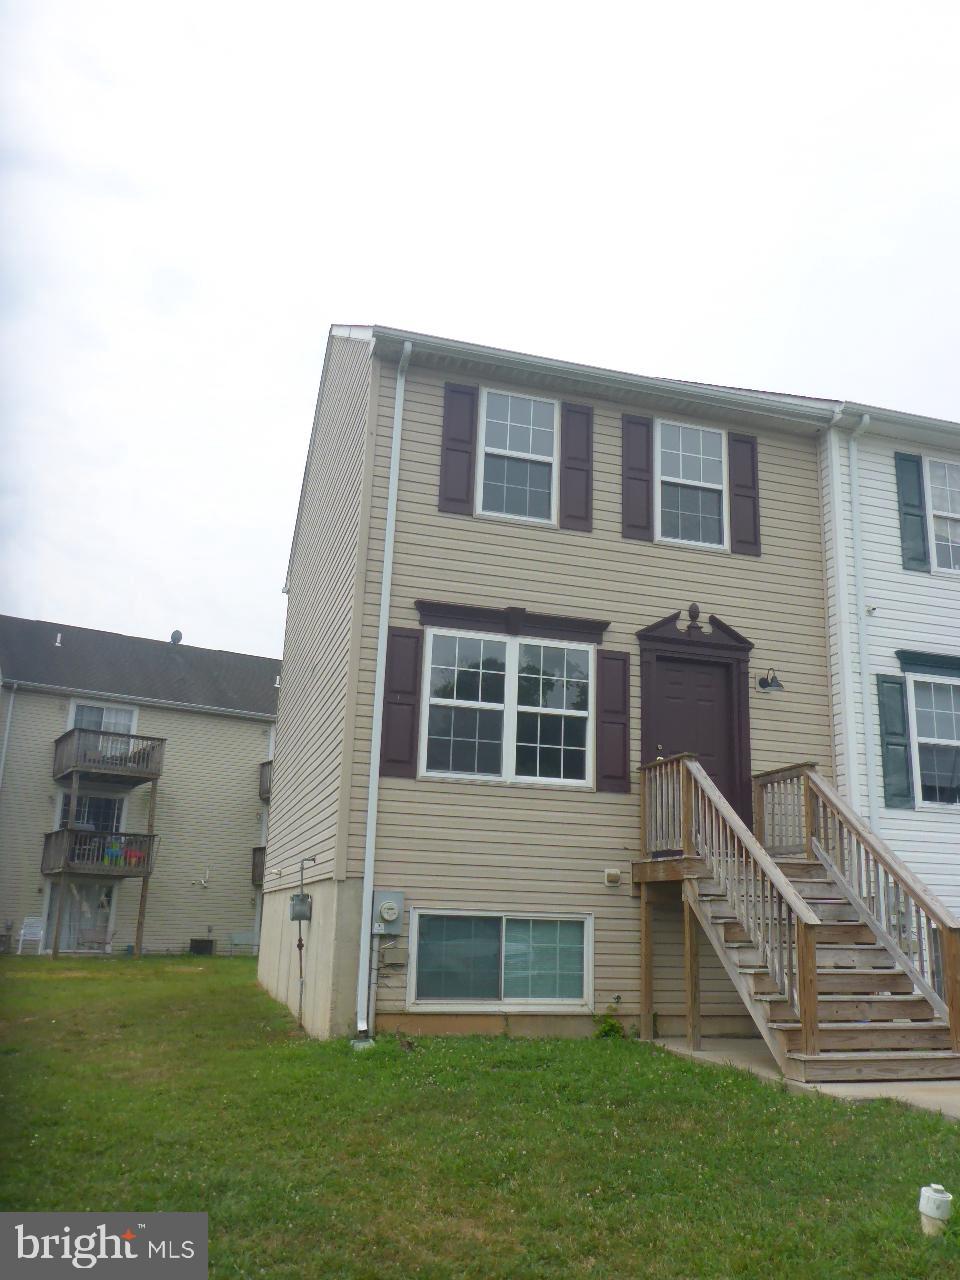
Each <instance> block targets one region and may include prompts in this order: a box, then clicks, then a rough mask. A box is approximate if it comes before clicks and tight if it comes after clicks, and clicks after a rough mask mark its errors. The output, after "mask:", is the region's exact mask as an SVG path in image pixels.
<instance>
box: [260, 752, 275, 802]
mask: <svg viewBox="0 0 960 1280" xmlns="http://www.w3.org/2000/svg"><path fill="white" fill-rule="evenodd" d="M272 782H273V761H272V760H264V762H263V763H262V764H261V766H260V799H261V800H262V801H263V803H264V804H269V803H270V786H271V784H272Z"/></svg>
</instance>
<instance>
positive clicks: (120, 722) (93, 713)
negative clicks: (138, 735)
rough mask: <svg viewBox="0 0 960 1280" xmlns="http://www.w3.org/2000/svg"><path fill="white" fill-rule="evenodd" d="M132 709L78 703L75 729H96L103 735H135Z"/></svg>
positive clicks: (74, 721) (75, 714) (74, 722)
mask: <svg viewBox="0 0 960 1280" xmlns="http://www.w3.org/2000/svg"><path fill="white" fill-rule="evenodd" d="M133 722H134V711H133V708H132V707H112V706H104V707H97V706H92V705H89V704H87V703H81V702H78V703H77V706H76V709H75V711H74V716H73V727H74V728H75V729H95V730H97V731H99V732H101V733H133Z"/></svg>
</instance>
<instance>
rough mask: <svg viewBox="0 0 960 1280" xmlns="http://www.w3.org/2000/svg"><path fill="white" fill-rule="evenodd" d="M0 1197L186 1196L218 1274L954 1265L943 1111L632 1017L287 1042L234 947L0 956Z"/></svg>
mask: <svg viewBox="0 0 960 1280" xmlns="http://www.w3.org/2000/svg"><path fill="white" fill-rule="evenodd" d="M0 982H2V988H0V989H2V1009H0V1013H2V1017H3V1021H2V1024H0V1093H2V1096H0V1126H2V1140H3V1149H4V1152H5V1158H4V1159H3V1160H2V1161H0V1208H5V1209H15V1210H18V1211H27V1210H36V1209H51V1210H54V1209H56V1210H92V1211H105V1210H108V1209H110V1210H115V1209H116V1210H126V1211H130V1212H134V1211H137V1210H174V1209H180V1210H204V1211H207V1212H208V1213H209V1215H210V1245H211V1253H210V1257H211V1267H210V1274H211V1276H214V1277H260V1276H267V1277H270V1278H271V1280H283V1278H285V1277H291V1278H292V1277H297V1278H298V1280H299V1278H301V1277H306V1278H308V1280H309V1278H311V1277H320V1276H331V1277H338V1280H340V1278H342V1280H354V1278H358V1277H365V1278H366V1277H370V1278H372V1277H374V1276H377V1277H389V1278H396V1280H399V1278H400V1277H408V1276H424V1277H431V1278H435V1280H441V1278H443V1280H446V1278H448V1277H449V1278H451V1280H452V1278H453V1277H456V1278H457V1280H472V1278H476V1280H500V1278H504V1280H505V1278H507V1277H509V1278H510V1280H526V1278H529V1280H539V1278H540V1277H563V1278H567V1277H581V1276H590V1277H628V1276H645V1277H717V1278H723V1280H727V1278H729V1277H757V1278H758V1280H759V1278H760V1277H762V1278H763V1280H770V1278H771V1277H781V1276H782V1277H787V1276H789V1277H796V1276H802V1277H804V1278H805V1280H813V1278H820V1277H823V1280H828V1278H829V1280H843V1278H844V1277H854V1276H857V1277H884V1278H885V1280H913V1278H915V1277H926V1276H930V1277H933V1276H938V1277H945V1276H950V1275H960V1221H955V1222H954V1223H953V1224H951V1229H950V1230H949V1231H948V1232H947V1234H946V1235H945V1236H943V1237H941V1238H940V1239H938V1240H928V1239H926V1238H924V1237H923V1236H921V1235H920V1232H919V1228H918V1218H917V1208H916V1203H917V1195H918V1191H919V1188H920V1186H921V1185H922V1184H923V1183H925V1182H929V1181H931V1180H934V1181H940V1182H943V1183H944V1184H945V1185H946V1186H947V1188H948V1189H953V1190H954V1191H955V1192H958V1191H960V1127H958V1126H956V1125H954V1124H952V1123H951V1122H949V1121H946V1120H944V1119H942V1118H941V1117H939V1116H936V1115H932V1114H927V1113H924V1112H917V1111H911V1110H908V1109H907V1108H904V1107H901V1106H898V1105H896V1104H893V1103H888V1102H872V1103H858V1104H852V1103H851V1104H847V1103H843V1102H840V1101H836V1100H834V1099H829V1098H825V1097H816V1096H802V1097H795V1096H793V1095H791V1094H789V1093H787V1092H786V1090H785V1089H781V1088H778V1087H773V1086H770V1085H768V1084H763V1083H761V1082H759V1081H757V1080H754V1079H753V1078H752V1077H750V1076H746V1075H743V1074H741V1073H739V1072H736V1071H734V1070H731V1069H721V1068H716V1067H708V1066H701V1065H698V1064H694V1063H690V1062H686V1061H683V1060H680V1059H677V1058H675V1057H673V1056H671V1055H669V1054H667V1053H666V1052H665V1051H663V1050H660V1049H657V1048H656V1047H653V1046H650V1045H643V1044H638V1043H636V1042H629V1041H614V1040H605V1041H600V1040H589V1041H555V1040H546V1041H520V1040H505V1039H479V1038H463V1039H430V1040H421V1041H418V1042H416V1043H415V1044H414V1045H413V1046H412V1047H405V1045H404V1043H403V1042H401V1041H398V1040H397V1039H395V1038H393V1037H383V1038H382V1039H380V1040H379V1041H378V1043H377V1044H376V1046H375V1047H374V1048H373V1049H370V1050H368V1051H367V1052H365V1053H362V1054H357V1053H355V1052H353V1051H352V1050H351V1049H350V1047H349V1045H347V1044H345V1043H343V1042H333V1043H327V1044H319V1043H316V1042H313V1041H309V1040H306V1039H305V1038H303V1037H302V1036H301V1035H300V1034H299V1033H298V1032H297V1030H296V1027H295V1026H294V1024H293V1023H292V1021H291V1020H290V1018H289V1017H288V1016H287V1013H286V1011H285V1010H282V1009H281V1008H280V1007H278V1006H277V1005H276V1004H274V1002H273V1001H271V1000H270V999H269V998H268V997H267V996H265V995H264V994H263V993H262V992H261V991H259V990H258V989H257V987H256V985H255V980H254V966H253V962H252V961H249V960H239V959H238V960H226V959H224V960H216V961H211V960H206V959H197V960H189V959H150V960H144V961H139V962H137V961H133V960H126V959H123V960H80V961H76V960H70V959H65V960H61V961H60V962H58V963H56V964H54V963H52V962H50V961H45V960H35V959H22V960H18V959H16V958H7V959H4V960H3V961H2V962H0Z"/></svg>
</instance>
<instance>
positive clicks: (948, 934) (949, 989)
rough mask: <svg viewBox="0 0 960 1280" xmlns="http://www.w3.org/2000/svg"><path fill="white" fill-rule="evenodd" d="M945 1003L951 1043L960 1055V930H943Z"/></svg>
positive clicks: (942, 952) (942, 955)
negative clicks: (948, 1018)
mask: <svg viewBox="0 0 960 1280" xmlns="http://www.w3.org/2000/svg"><path fill="white" fill-rule="evenodd" d="M941 938H942V946H941V952H940V954H941V957H942V963H943V1001H944V1004H945V1005H946V1006H947V1013H948V1015H949V1017H950V1043H951V1047H952V1048H953V1051H954V1052H955V1053H960V928H952V929H942V930H941Z"/></svg>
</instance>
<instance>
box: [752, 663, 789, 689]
mask: <svg viewBox="0 0 960 1280" xmlns="http://www.w3.org/2000/svg"><path fill="white" fill-rule="evenodd" d="M757 688H758V689H763V690H764V692H765V693H769V692H770V691H771V690H773V689H780V690H782V689H783V685H782V684H781V683H780V680H779V677H778V676H777V673H776V671H774V669H773V667H767V674H766V675H765V676H761V677H760V679H759V680H758V681H757Z"/></svg>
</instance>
